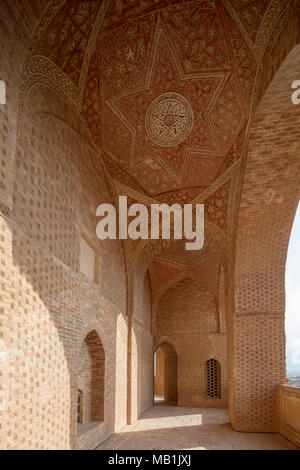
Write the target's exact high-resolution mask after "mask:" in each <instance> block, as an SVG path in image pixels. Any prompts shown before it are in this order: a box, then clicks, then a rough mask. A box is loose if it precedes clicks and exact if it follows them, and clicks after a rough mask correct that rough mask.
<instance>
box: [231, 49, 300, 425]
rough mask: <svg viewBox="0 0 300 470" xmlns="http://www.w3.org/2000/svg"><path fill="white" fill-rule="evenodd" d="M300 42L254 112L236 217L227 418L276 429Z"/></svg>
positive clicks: (296, 183) (299, 115)
mask: <svg viewBox="0 0 300 470" xmlns="http://www.w3.org/2000/svg"><path fill="white" fill-rule="evenodd" d="M299 58H300V47H299V46H297V47H296V48H295V49H294V50H293V51H292V52H291V53H290V55H289V56H288V57H287V59H286V60H285V62H284V63H283V65H282V67H281V68H280V70H279V71H278V72H277V74H276V76H275V77H274V79H273V82H272V83H271V85H270V86H269V88H268V90H267V92H266V94H265V96H264V98H263V99H262V101H261V103H260V106H259V108H258V110H257V112H256V115H255V119H254V123H253V128H252V132H251V136H250V142H249V150H248V155H247V161H246V168H245V178H244V186H243V192H242V199H241V206H240V212H239V220H238V232H237V242H236V271H235V318H234V334H235V337H234V345H233V351H234V371H235V373H234V396H233V412H234V413H233V416H232V422H233V424H234V426H235V427H236V429H238V430H244V431H248V430H249V431H256V430H257V431H274V430H275V429H277V418H278V416H277V410H276V385H277V384H279V383H283V382H284V380H285V376H286V371H285V331H284V311H285V263H286V254H287V249H288V242H289V237H290V232H291V228H292V223H293V218H294V215H295V211H296V208H297V205H298V201H299V196H300V191H299V190H300V160H299V152H300V127H299V119H300V107H299V106H295V105H293V104H292V101H291V95H292V90H291V84H292V82H293V81H294V80H296V79H297V77H299Z"/></svg>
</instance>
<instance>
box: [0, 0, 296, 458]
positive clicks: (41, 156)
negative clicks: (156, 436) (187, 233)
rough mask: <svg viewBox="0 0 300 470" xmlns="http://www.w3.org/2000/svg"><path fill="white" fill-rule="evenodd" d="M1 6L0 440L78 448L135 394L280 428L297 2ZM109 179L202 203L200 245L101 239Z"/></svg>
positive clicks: (128, 415)
mask: <svg viewBox="0 0 300 470" xmlns="http://www.w3.org/2000/svg"><path fill="white" fill-rule="evenodd" d="M0 12H1V21H0V43H1V47H0V80H3V81H5V83H6V89H7V96H6V104H0V448H1V449H9V450H12V449H42V450H43V449H95V448H96V447H98V446H99V445H100V444H101V443H102V442H103V441H105V440H106V439H107V438H108V437H109V436H111V435H112V434H114V433H115V432H118V431H119V430H120V429H121V428H123V427H124V426H125V425H127V424H131V423H134V422H135V421H136V420H137V419H138V418H139V417H140V416H141V414H142V413H144V412H146V411H147V410H148V409H150V408H151V407H152V406H153V403H154V392H155V393H157V394H158V395H163V396H164V399H165V401H166V403H167V404H168V405H177V406H179V407H194V408H195V407H201V408H203V409H205V408H228V409H229V416H230V423H231V425H232V426H233V428H234V429H235V430H237V431H246V432H276V431H279V409H278V403H277V401H276V389H277V387H278V386H279V385H280V384H282V383H284V382H285V380H286V370H285V332H284V320H285V318H284V317H285V285H284V282H285V281H284V280H285V263H286V255H287V249H288V243H289V237H290V233H291V228H292V224H293V219H294V215H295V211H296V207H297V204H298V202H299V197H300V159H299V153H300V126H299V121H300V106H295V105H293V103H292V101H291V94H292V90H291V84H292V82H293V81H294V80H300V70H299V63H300V45H299V43H300V36H299V31H300V29H299V25H300V0H293V1H283V0H266V1H258V0H255V1H251V2H250V1H249V2H248V1H243V2H242V1H237V0H223V1H221V0H197V1H192V0H191V1H190V0H178V1H177V0H175V1H165V0H153V1H152V0H149V1H148V0H147V1H138V0H136V1H131V2H128V1H126V0H120V1H110V0H101V1H100V0H78V1H76V2H74V0H44V1H40V0H31V1H28V0H20V1H17V2H11V1H8V0H0ZM164 106H168V109H169V110H171V111H170V112H168V113H167V112H165V111H163V113H164V117H163V119H161V120H160V121H159V123H157V122H156V121H155V119H156V117H157V115H156V114H155V113H157V111H160V110H161V109H163V110H164V109H165V108H164ZM178 109H179V110H180V113H179V114H178V113H177V111H176V110H178ZM176 113H177V114H176ZM155 122H156V125H155ZM120 195H126V196H127V197H128V201H130V202H138V203H143V204H146V205H147V206H148V207H149V206H150V205H151V204H152V203H159V202H161V203H162V202H163V203H167V204H173V203H178V204H180V205H181V206H183V204H185V203H190V204H193V205H195V204H196V203H203V204H204V206H205V243H204V246H203V249H202V250H200V251H187V250H185V241H184V240H174V239H171V240H163V241H162V240H136V241H133V240H118V239H116V240H105V241H100V240H99V239H98V238H97V235H96V225H97V221H98V219H97V217H96V209H97V207H98V205H99V204H101V203H111V204H114V205H117V202H118V197H119V196H120ZM82 234H84V237H85V238H86V239H87V240H88V241H89V244H90V245H91V247H93V249H94V252H95V257H96V262H95V264H96V268H95V270H94V272H95V279H94V280H90V279H89V278H88V277H87V276H86V275H85V274H84V273H83V272H81V270H80V237H81V236H82ZM155 352H156V376H155V377H154V354H155ZM208 361H209V362H208ZM207 364H209V367H208V365H207ZM78 390H80V391H81V392H82V423H79V425H78V423H77V394H78ZM156 409H157V408H155V410H156ZM174 409H175V410H176V409H177V408H174ZM174 409H173V408H172V407H171V406H170V408H169V407H166V408H164V411H163V413H171V415H172V414H174V416H175V411H174ZM170 410H171V411H170ZM216 411H219V412H220V413H223V414H224V416H227V414H226V412H221V411H220V410H216ZM147 413H148V414H147V415H146V416H150V417H151V416H152V413H154V415H155V413H157V412H156V411H151V410H150V411H148V412H147ZM176 413H177V412H176ZM201 413H202V412H201ZM215 413H216V412H215V411H214V410H212V409H210V410H207V412H204V415H205V416H206V415H207V416H214V417H215ZM154 415H153V416H154ZM182 419H183V418H182ZM199 419H200V418H199ZM183 420H184V419H183ZM171 422H172V419H171ZM197 422H198V421H197ZM197 426H198V425H197ZM161 432H162V431H161ZM230 432H231V431H230ZM195 433H198V428H197V429H196V430H195ZM112 439H113V438H112ZM234 439H235V438H234V437H233V440H234ZM120 447H122V444H120ZM237 447H238V446H237Z"/></svg>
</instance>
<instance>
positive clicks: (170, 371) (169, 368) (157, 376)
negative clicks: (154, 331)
mask: <svg viewBox="0 0 300 470" xmlns="http://www.w3.org/2000/svg"><path fill="white" fill-rule="evenodd" d="M177 396H178V392H177V353H176V350H175V348H174V347H173V346H172V345H171V344H169V343H162V344H160V345H159V346H158V348H157V349H156V351H155V353H154V399H155V402H156V403H163V404H165V405H172V406H176V405H177Z"/></svg>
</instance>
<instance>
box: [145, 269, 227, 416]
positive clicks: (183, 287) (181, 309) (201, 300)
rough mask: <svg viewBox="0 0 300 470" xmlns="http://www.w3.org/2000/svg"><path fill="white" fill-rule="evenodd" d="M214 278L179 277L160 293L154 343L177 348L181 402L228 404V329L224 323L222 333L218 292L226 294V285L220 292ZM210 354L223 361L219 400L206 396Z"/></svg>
mask: <svg viewBox="0 0 300 470" xmlns="http://www.w3.org/2000/svg"><path fill="white" fill-rule="evenodd" d="M204 269H205V268H203V270H204ZM215 278H217V271H216V272H215ZM215 278H213V282H212V283H211V284H209V285H208V284H207V279H205V278H201V277H200V278H197V279H191V278H185V279H183V280H181V281H178V282H177V283H175V284H174V285H173V286H172V287H171V288H170V289H168V290H167V292H166V293H165V294H164V295H163V296H162V297H161V299H160V301H159V303H158V306H157V312H156V322H155V325H156V330H155V336H154V340H155V345H159V344H160V343H162V342H165V343H167V344H169V345H171V346H172V347H173V348H174V349H175V350H176V353H177V361H178V364H177V368H178V405H179V406H216V407H218V406H226V404H227V393H228V392H227V351H226V347H227V346H226V332H225V326H223V332H222V333H219V323H220V320H219V318H220V311H219V308H218V305H219V304H220V305H223V303H224V301H223V299H221V300H220V301H218V296H219V294H220V293H221V294H222V295H224V289H220V293H219V287H218V285H217V283H216V282H215ZM221 314H222V311H221ZM223 316H224V313H223ZM223 324H224V320H223ZM211 358H215V359H217V360H218V361H219V362H220V364H221V389H222V395H221V399H220V400H211V399H207V397H206V374H205V362H206V361H207V360H208V359H211ZM165 367H166V363H165ZM166 376H167V372H166V371H165V377H166Z"/></svg>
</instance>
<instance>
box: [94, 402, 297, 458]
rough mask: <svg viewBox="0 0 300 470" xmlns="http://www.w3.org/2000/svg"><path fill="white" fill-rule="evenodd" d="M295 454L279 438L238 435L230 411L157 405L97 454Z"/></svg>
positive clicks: (113, 437)
mask: <svg viewBox="0 0 300 470" xmlns="http://www.w3.org/2000/svg"><path fill="white" fill-rule="evenodd" d="M104 449H107V450H112V449H114V450H171V449H176V450H181V449H186V450H193V449H194V450H214V449H215V450H245V449H249V450H293V449H295V450H296V449H297V448H296V447H295V446H294V445H293V444H292V443H291V442H289V441H288V440H286V439H285V438H284V437H283V436H281V435H279V434H271V433H270V434H268V433H264V434H260V433H238V432H234V431H233V429H232V427H231V426H230V424H229V417H228V413H227V410H225V409H215V408H178V407H175V406H162V405H155V406H154V407H153V408H150V410H148V411H146V412H145V413H143V415H142V416H141V418H140V419H139V420H138V421H136V422H135V423H134V424H133V425H131V426H125V427H124V428H123V429H122V430H121V431H120V432H118V433H116V434H114V435H113V436H111V437H110V438H109V439H107V440H106V441H105V442H104V443H103V444H101V445H100V446H99V447H98V448H97V450H104Z"/></svg>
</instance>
